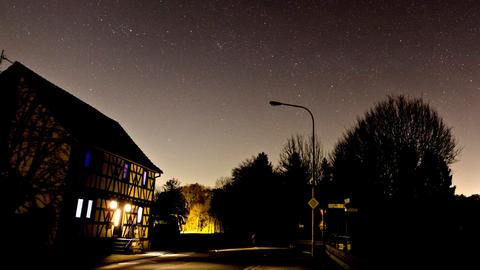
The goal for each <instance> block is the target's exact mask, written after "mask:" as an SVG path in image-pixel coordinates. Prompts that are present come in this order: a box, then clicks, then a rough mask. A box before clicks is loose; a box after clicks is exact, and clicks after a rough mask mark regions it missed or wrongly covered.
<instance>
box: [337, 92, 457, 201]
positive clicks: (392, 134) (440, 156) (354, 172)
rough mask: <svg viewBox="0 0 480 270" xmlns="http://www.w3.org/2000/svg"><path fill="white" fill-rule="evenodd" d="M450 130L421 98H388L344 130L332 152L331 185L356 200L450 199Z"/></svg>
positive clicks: (453, 147)
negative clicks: (351, 126) (333, 179)
mask: <svg viewBox="0 0 480 270" xmlns="http://www.w3.org/2000/svg"><path fill="white" fill-rule="evenodd" d="M457 154H458V149H457V148H456V143H455V139H454V137H453V135H452V131H451V128H449V127H447V126H446V124H445V123H444V122H443V120H442V118H441V117H440V116H439V115H438V113H437V112H436V111H435V110H434V109H432V108H431V107H430V106H429V105H428V104H427V103H425V102H424V101H423V100H422V99H413V98H407V97H405V96H397V97H389V98H388V99H387V100H386V101H383V102H380V103H378V104H377V105H376V106H375V107H374V108H373V109H371V110H370V111H368V112H367V113H366V115H365V117H364V118H361V119H359V120H358V121H357V124H356V125H355V127H354V128H352V129H350V130H348V131H347V133H346V134H345V135H344V137H343V138H342V139H341V140H340V142H339V143H338V144H337V145H336V147H335V149H334V152H333V173H334V177H335V181H336V182H337V183H338V184H341V185H342V186H343V187H344V191H345V193H346V194H345V196H351V197H355V198H356V199H357V200H360V201H363V200H369V199H372V198H374V199H375V200H398V201H406V200H426V199H427V200H430V199H440V198H447V197H448V196H452V195H453V193H454V190H455V188H454V187H452V181H451V175H450V169H449V167H448V166H449V165H450V164H451V163H452V162H454V160H455V157H456V156H457Z"/></svg>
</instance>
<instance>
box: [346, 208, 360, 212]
mask: <svg viewBox="0 0 480 270" xmlns="http://www.w3.org/2000/svg"><path fill="white" fill-rule="evenodd" d="M346 211H347V212H358V208H347V209H346Z"/></svg>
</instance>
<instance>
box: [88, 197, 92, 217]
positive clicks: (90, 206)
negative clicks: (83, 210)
mask: <svg viewBox="0 0 480 270" xmlns="http://www.w3.org/2000/svg"><path fill="white" fill-rule="evenodd" d="M92 205H93V201H92V200H88V206H87V218H90V216H91V215H92Z"/></svg>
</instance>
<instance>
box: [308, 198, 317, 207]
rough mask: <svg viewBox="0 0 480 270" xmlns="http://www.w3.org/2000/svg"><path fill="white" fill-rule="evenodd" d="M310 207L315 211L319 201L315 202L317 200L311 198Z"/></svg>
mask: <svg viewBox="0 0 480 270" xmlns="http://www.w3.org/2000/svg"><path fill="white" fill-rule="evenodd" d="M308 205H310V207H311V208H312V209H315V207H317V206H318V201H317V200H315V198H311V199H310V201H308Z"/></svg>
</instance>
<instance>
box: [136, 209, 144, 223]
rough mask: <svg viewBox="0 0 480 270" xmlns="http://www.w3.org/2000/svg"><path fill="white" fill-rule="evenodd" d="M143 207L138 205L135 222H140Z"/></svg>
mask: <svg viewBox="0 0 480 270" xmlns="http://www.w3.org/2000/svg"><path fill="white" fill-rule="evenodd" d="M142 215H143V207H138V213H137V223H142Z"/></svg>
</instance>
